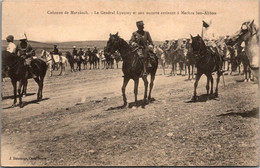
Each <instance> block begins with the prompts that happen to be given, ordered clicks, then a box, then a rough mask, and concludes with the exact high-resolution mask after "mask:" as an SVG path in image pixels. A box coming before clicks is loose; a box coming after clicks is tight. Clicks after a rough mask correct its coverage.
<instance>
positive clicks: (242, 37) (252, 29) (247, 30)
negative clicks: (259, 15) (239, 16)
mask: <svg viewBox="0 0 260 168" xmlns="http://www.w3.org/2000/svg"><path fill="white" fill-rule="evenodd" d="M257 34H258V30H257V28H256V25H255V24H254V20H252V21H247V22H244V23H243V24H242V25H241V28H240V30H238V31H237V32H236V33H235V34H234V35H233V36H231V37H230V38H229V39H228V40H227V42H226V44H227V45H235V44H236V43H239V42H241V41H247V40H248V39H249V38H250V37H252V36H254V35H257Z"/></svg>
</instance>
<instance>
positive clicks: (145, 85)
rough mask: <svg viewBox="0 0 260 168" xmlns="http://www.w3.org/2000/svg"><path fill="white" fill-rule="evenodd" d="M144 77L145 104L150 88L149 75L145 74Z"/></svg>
mask: <svg viewBox="0 0 260 168" xmlns="http://www.w3.org/2000/svg"><path fill="white" fill-rule="evenodd" d="M142 78H143V81H144V100H143V103H144V104H143V105H145V104H146V98H147V90H148V80H147V77H146V76H145V77H144V76H143V77H142Z"/></svg>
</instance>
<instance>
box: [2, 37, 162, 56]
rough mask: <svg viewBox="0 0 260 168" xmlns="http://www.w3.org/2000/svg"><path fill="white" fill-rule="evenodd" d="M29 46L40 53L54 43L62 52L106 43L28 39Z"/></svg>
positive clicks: (51, 47)
mask: <svg viewBox="0 0 260 168" xmlns="http://www.w3.org/2000/svg"><path fill="white" fill-rule="evenodd" d="M28 42H29V43H30V44H31V46H32V47H33V48H34V49H35V50H36V54H40V52H41V50H42V49H45V50H48V51H51V50H53V45H54V44H56V45H57V46H58V49H59V50H60V51H62V52H64V51H72V49H73V46H76V48H77V49H79V48H82V49H83V50H86V49H87V48H91V49H92V48H94V47H97V48H98V49H101V48H104V47H105V46H106V44H107V41H105V40H89V41H69V42H38V41H28ZM14 43H15V44H16V45H17V44H19V41H18V40H15V41H14ZM161 43H162V42H160V41H154V44H155V45H159V44H161ZM6 46H7V42H6V40H2V49H5V48H6Z"/></svg>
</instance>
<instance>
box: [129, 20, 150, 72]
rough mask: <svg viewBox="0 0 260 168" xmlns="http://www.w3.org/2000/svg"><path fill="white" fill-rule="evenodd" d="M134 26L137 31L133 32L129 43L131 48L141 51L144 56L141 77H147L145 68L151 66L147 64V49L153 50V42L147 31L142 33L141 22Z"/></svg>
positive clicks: (142, 26) (142, 24)
mask: <svg viewBox="0 0 260 168" xmlns="http://www.w3.org/2000/svg"><path fill="white" fill-rule="evenodd" d="M136 26H137V28H138V30H137V31H135V32H133V34H132V37H131V39H130V41H129V43H130V45H131V46H132V47H133V48H138V49H141V50H142V53H143V56H144V72H143V76H147V71H146V68H147V66H148V67H151V64H150V62H149V49H153V41H152V38H151V36H150V33H149V32H148V31H144V23H143V21H138V22H136ZM148 62H149V63H148Z"/></svg>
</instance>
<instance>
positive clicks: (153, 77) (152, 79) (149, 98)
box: [148, 74, 155, 100]
mask: <svg viewBox="0 0 260 168" xmlns="http://www.w3.org/2000/svg"><path fill="white" fill-rule="evenodd" d="M154 79H155V74H151V81H150V88H149V96H148V100H151V98H152V89H153V82H154Z"/></svg>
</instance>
